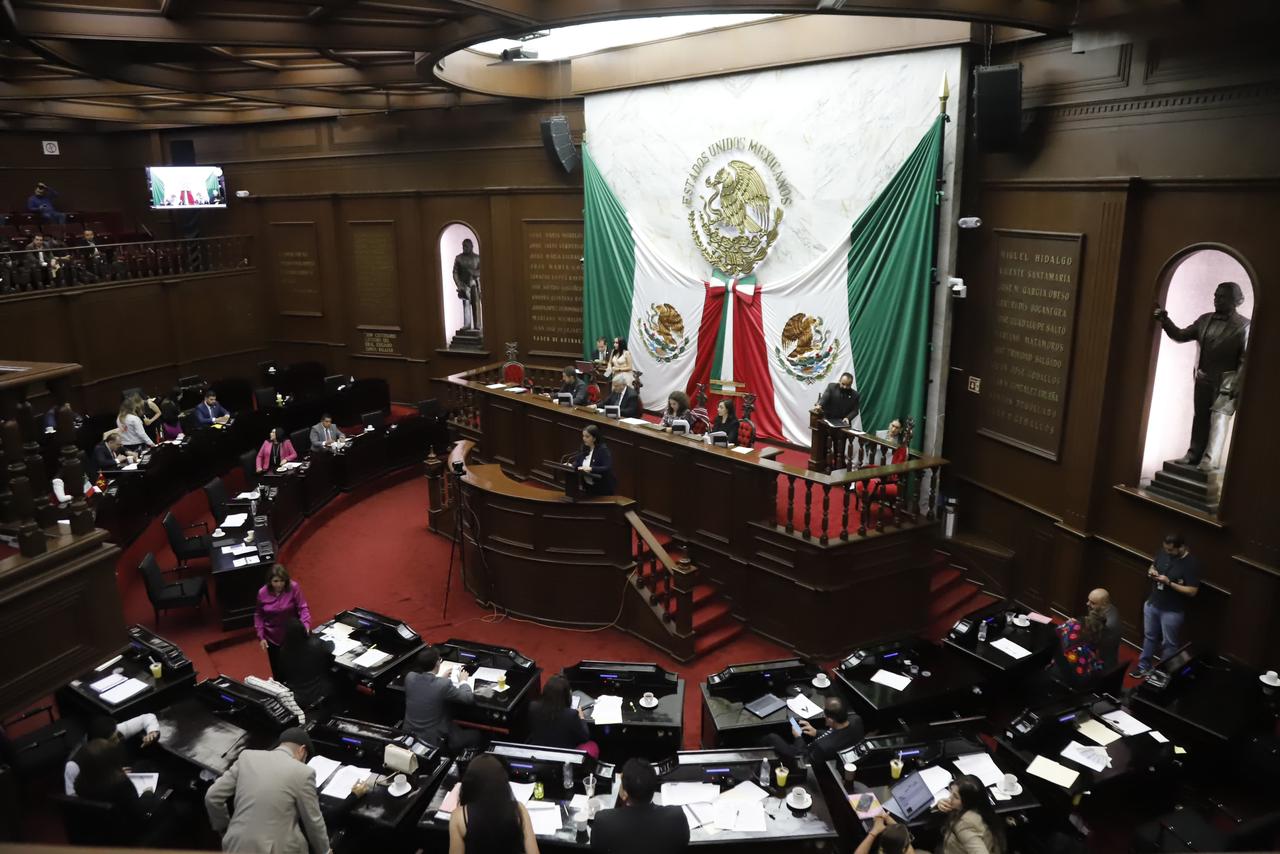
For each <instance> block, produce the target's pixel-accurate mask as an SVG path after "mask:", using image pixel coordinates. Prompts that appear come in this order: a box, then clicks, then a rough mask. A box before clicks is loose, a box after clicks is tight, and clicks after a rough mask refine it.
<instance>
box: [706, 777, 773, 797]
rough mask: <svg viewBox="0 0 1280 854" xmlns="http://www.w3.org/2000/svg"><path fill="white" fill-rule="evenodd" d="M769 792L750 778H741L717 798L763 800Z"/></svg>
mask: <svg viewBox="0 0 1280 854" xmlns="http://www.w3.org/2000/svg"><path fill="white" fill-rule="evenodd" d="M767 797H769V793H768V792H766V791H765V790H764V789H762V788H760V787H759V786H757V785H756V784H755V783H754V782H752V781H751V780H743V781H742V782H741V783H739V784H738V785H736V786H734V787H733V788H732V789H727V790H726V791H725V792H724V793H723V794H721V795H720V797H719V798H718V799H717V800H720V801H763V800H764V799H765V798H767Z"/></svg>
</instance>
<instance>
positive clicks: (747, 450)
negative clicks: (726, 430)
mask: <svg viewBox="0 0 1280 854" xmlns="http://www.w3.org/2000/svg"><path fill="white" fill-rule="evenodd" d="M729 450H731V451H733V452H734V453H735V454H752V453H755V450H756V449H755V448H748V447H747V446H746V445H738V446H737V447H735V448H730V449H729Z"/></svg>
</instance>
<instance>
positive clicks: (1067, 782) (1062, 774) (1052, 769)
mask: <svg viewBox="0 0 1280 854" xmlns="http://www.w3.org/2000/svg"><path fill="white" fill-rule="evenodd" d="M1027 773H1028V774H1034V775H1035V776H1037V777H1039V778H1040V779H1042V780H1048V781H1049V782H1050V783H1056V784H1057V785H1059V786H1061V787H1062V788H1064V789H1070V788H1071V785H1072V784H1073V783H1075V781H1076V778H1077V777H1079V776H1080V772H1079V771H1073V770H1072V769H1070V768H1068V767H1067V766H1065V765H1062V764H1059V763H1057V762H1054V761H1053V760H1052V759H1046V758H1045V757H1043V756H1037V757H1036V758H1035V759H1032V760H1031V764H1030V765H1028V766H1027Z"/></svg>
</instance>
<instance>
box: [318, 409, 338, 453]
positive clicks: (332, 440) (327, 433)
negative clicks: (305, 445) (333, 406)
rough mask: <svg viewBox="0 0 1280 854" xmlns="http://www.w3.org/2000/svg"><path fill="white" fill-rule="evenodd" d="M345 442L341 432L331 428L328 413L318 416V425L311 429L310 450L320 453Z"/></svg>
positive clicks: (331, 421) (331, 423) (330, 419)
mask: <svg viewBox="0 0 1280 854" xmlns="http://www.w3.org/2000/svg"><path fill="white" fill-rule="evenodd" d="M345 440H346V437H345V436H343V435H342V431H341V430H339V429H338V428H337V427H334V426H333V418H332V417H331V416H330V415H329V413H327V412H326V413H325V414H324V415H321V416H320V423H319V424H317V425H315V426H314V427H312V428H311V450H313V451H320V450H323V449H325V448H332V447H333V446H334V445H341V444H342V443H343V442H344V441H345Z"/></svg>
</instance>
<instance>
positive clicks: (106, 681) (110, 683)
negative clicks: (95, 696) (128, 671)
mask: <svg viewBox="0 0 1280 854" xmlns="http://www.w3.org/2000/svg"><path fill="white" fill-rule="evenodd" d="M124 680H125V675H124V674H123V673H112V674H111V675H110V676H103V677H102V678H101V679H99V680H98V681H97V682H90V683H89V687H90V688H92V689H93V690H94V691H97V692H98V693H99V694H101V693H102V692H103V691H107V690H109V689H111V688H114V687H116V686H117V685H119V684H120V683H121V682H123V681H124Z"/></svg>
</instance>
